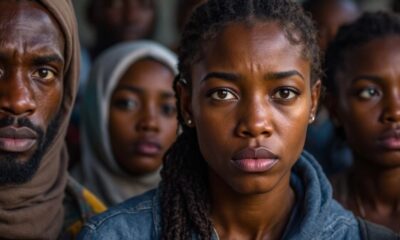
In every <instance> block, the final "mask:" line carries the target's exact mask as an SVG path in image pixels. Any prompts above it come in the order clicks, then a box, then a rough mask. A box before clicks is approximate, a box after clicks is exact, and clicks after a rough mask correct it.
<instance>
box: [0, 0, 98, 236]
mask: <svg viewBox="0 0 400 240" xmlns="http://www.w3.org/2000/svg"><path fill="white" fill-rule="evenodd" d="M0 39H1V41H0V236H1V238H2V239H59V238H60V239H71V238H74V236H75V235H76V233H77V232H79V230H80V228H81V227H82V225H83V222H85V221H86V220H87V218H89V217H91V216H93V215H94V214H96V213H99V212H101V211H103V210H105V207H104V205H102V204H101V202H99V201H98V200H97V199H96V198H95V197H94V196H93V195H92V194H91V193H90V192H89V191H87V190H86V189H84V188H83V187H82V186H80V185H79V184H78V183H77V182H76V181H74V180H73V179H72V178H70V177H69V175H68V172H67V165H68V159H69V158H68V154H67V150H66V147H65V142H64V137H65V133H66V129H67V125H68V121H69V116H70V114H71V110H72V105H73V103H74V99H75V96H76V92H77V88H78V75H79V42H78V32H77V26H76V20H75V14H74V12H73V8H72V4H71V2H70V1H67V0H59V1H50V0H40V1H24V0H22V1H0Z"/></svg>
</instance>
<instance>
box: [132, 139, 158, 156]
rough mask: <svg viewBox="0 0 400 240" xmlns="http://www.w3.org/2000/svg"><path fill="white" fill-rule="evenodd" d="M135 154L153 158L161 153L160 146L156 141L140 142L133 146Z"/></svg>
mask: <svg viewBox="0 0 400 240" xmlns="http://www.w3.org/2000/svg"><path fill="white" fill-rule="evenodd" d="M134 149H135V153H136V154H139V155H145V156H155V155H158V154H160V153H161V150H162V148H161V145H160V144H159V143H158V142H157V141H149V140H141V141H137V142H136V143H135V144H134Z"/></svg>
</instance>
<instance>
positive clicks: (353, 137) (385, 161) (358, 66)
mask: <svg viewBox="0 0 400 240" xmlns="http://www.w3.org/2000/svg"><path fill="white" fill-rule="evenodd" d="M399 43H400V36H391V37H385V38H381V39H376V40H373V41H370V42H368V43H366V44H363V45H361V46H360V47H358V48H356V49H354V50H352V51H351V52H349V53H348V54H347V55H346V60H345V63H346V66H345V68H344V69H343V70H341V71H339V72H338V74H337V78H336V83H337V86H338V93H337V97H335V98H334V105H333V106H334V109H335V110H334V113H333V114H334V116H336V118H337V119H338V120H339V122H340V124H341V125H342V127H343V128H344V131H345V133H346V138H347V141H348V143H349V144H350V146H351V148H352V150H353V152H354V154H355V157H356V159H360V160H363V161H368V162H370V163H372V165H374V166H381V167H393V166H399V165H400V68H399V66H400V44H399Z"/></svg>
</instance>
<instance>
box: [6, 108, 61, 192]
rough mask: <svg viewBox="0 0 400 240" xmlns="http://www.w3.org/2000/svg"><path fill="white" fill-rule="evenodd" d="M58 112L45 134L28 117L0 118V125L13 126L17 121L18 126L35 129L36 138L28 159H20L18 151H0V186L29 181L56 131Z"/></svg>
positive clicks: (58, 123) (58, 120)
mask: <svg viewBox="0 0 400 240" xmlns="http://www.w3.org/2000/svg"><path fill="white" fill-rule="evenodd" d="M60 116H61V114H60V112H59V113H58V114H57V116H56V117H55V118H54V120H52V121H51V122H50V124H49V126H48V128H47V131H46V134H44V130H43V129H42V128H40V127H38V126H36V125H34V124H33V123H32V122H31V121H30V120H29V119H28V118H18V119H15V118H14V117H6V118H3V119H0V127H7V126H13V124H15V123H17V126H18V127H27V128H30V129H31V130H33V131H35V132H36V134H37V136H38V138H37V142H38V143H37V148H36V150H35V152H34V153H33V154H32V156H31V157H30V159H28V160H24V161H21V160H20V158H21V154H20V153H12V152H0V186H1V185H9V184H22V183H26V182H28V181H30V180H31V179H32V177H33V176H34V175H35V173H36V171H37V170H38V168H39V166H40V163H41V161H42V158H43V156H44V154H45V153H46V150H47V148H48V147H49V145H50V143H51V142H52V141H53V139H54V137H55V135H56V134H57V132H58V129H59V126H60V123H61V121H60V120H61V119H60Z"/></svg>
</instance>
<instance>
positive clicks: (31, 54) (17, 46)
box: [0, 1, 64, 162]
mask: <svg viewBox="0 0 400 240" xmlns="http://www.w3.org/2000/svg"><path fill="white" fill-rule="evenodd" d="M0 11H1V14H0V39H1V41H0V120H3V119H5V118H7V117H12V118H15V119H16V120H18V119H21V118H26V119H28V120H30V121H31V123H32V124H33V125H34V126H36V127H37V128H40V129H41V130H42V131H43V132H44V133H46V130H47V127H48V125H49V123H50V122H51V121H52V120H53V119H54V117H55V116H56V114H57V113H58V112H59V109H60V105H61V101H62V97H63V77H64V76H63V74H64V56H63V54H64V38H63V35H62V33H61V31H60V30H59V27H58V24H57V22H56V21H55V20H54V19H53V18H51V17H50V16H49V14H48V12H47V11H46V10H45V9H44V8H43V7H42V6H41V5H40V4H38V3H36V2H34V1H18V2H17V1H0ZM11 126H12V127H14V128H16V129H18V128H19V126H17V124H16V121H14V124H12V125H11ZM1 129H3V128H1ZM1 129H0V132H1V131H2V130H1ZM10 141H11V140H10V139H3V140H2V141H1V142H2V144H7V142H8V143H10ZM11 144H12V143H11ZM38 144H39V142H38V140H37V139H35V140H34V144H33V145H32V147H31V148H29V149H27V150H24V151H20V152H18V155H17V157H16V160H17V161H18V162H26V161H28V160H29V159H30V158H31V157H32V155H33V153H34V152H35V150H36V149H37V147H38ZM1 148H2V150H1V151H0V159H2V157H1V153H7V152H8V150H4V148H3V147H1Z"/></svg>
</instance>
